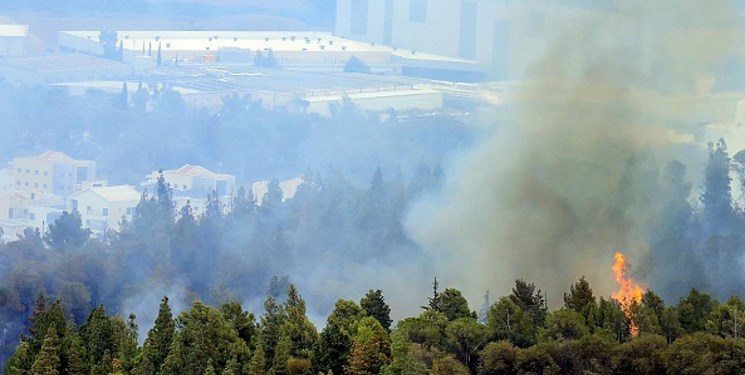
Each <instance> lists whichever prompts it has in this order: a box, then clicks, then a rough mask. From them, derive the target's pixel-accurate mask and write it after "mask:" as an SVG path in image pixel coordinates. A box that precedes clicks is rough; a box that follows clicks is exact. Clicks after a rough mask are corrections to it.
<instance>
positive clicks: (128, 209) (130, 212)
mask: <svg viewBox="0 0 745 375" xmlns="http://www.w3.org/2000/svg"><path fill="white" fill-rule="evenodd" d="M127 215H132V207H127Z"/></svg>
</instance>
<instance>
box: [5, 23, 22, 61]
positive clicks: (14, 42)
mask: <svg viewBox="0 0 745 375" xmlns="http://www.w3.org/2000/svg"><path fill="white" fill-rule="evenodd" d="M27 36H28V25H8V24H3V25H0V56H8V55H22V54H24V53H26V50H27V48H26V46H27Z"/></svg>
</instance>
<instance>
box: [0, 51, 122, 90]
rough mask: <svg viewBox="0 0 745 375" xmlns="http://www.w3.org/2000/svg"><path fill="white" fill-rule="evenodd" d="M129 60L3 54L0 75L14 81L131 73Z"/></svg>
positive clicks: (48, 81)
mask: <svg viewBox="0 0 745 375" xmlns="http://www.w3.org/2000/svg"><path fill="white" fill-rule="evenodd" d="M132 73H133V68H132V66H131V65H129V64H125V63H122V62H118V61H113V60H107V59H103V58H100V57H95V56H90V55H84V54H61V55H60V54H54V55H40V56H10V57H0V78H3V79H4V80H5V81H7V82H9V83H12V84H15V85H27V86H34V85H41V84H51V83H57V82H74V81H89V80H94V79H114V78H124V77H129V76H131V75H132Z"/></svg>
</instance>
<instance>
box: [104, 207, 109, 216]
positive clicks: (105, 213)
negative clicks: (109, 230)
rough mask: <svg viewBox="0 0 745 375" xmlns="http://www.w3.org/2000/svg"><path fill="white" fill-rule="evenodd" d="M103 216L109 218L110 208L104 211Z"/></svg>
mask: <svg viewBox="0 0 745 375" xmlns="http://www.w3.org/2000/svg"><path fill="white" fill-rule="evenodd" d="M103 216H109V209H108V208H104V209H103Z"/></svg>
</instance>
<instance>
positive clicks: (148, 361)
mask: <svg viewBox="0 0 745 375" xmlns="http://www.w3.org/2000/svg"><path fill="white" fill-rule="evenodd" d="M175 331H176V323H175V321H174V320H173V315H172V314H171V307H170V306H169V305H168V297H163V299H162V300H161V302H160V308H159V309H158V316H157V317H156V318H155V324H154V325H153V328H151V329H150V331H148V333H147V338H146V339H145V343H144V344H143V346H142V354H141V355H140V359H139V360H138V363H137V366H136V368H137V369H138V373H141V374H145V373H147V372H146V371H145V370H148V369H150V370H157V369H159V368H160V366H161V365H162V364H163V362H165V360H166V357H168V352H169V350H170V349H171V344H172V342H173V337H174V333H175Z"/></svg>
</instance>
